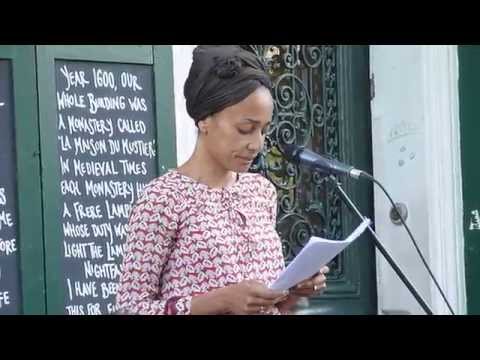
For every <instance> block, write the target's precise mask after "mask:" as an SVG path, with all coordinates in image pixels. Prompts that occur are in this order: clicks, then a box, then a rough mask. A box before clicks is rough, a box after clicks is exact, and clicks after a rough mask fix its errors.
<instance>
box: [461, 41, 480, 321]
mask: <svg viewBox="0 0 480 360" xmlns="http://www.w3.org/2000/svg"><path fill="white" fill-rule="evenodd" d="M458 61H459V99H460V101H459V105H460V136H461V150H462V186H463V206H464V223H463V226H464V227H463V229H464V230H463V231H464V234H465V235H464V236H465V283H466V291H467V313H468V314H469V315H478V314H480V283H479V281H478V277H479V276H480V264H479V257H480V191H478V184H479V182H480V169H479V167H478V137H479V134H480V126H479V122H478V118H479V116H480V107H479V106H478V94H479V92H480V68H479V66H478V65H479V64H480V46H477V45H463V46H459V47H458Z"/></svg>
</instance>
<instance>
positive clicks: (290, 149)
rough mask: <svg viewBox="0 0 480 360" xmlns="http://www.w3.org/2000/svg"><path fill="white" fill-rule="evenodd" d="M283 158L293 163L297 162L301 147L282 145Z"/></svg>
mask: <svg viewBox="0 0 480 360" xmlns="http://www.w3.org/2000/svg"><path fill="white" fill-rule="evenodd" d="M283 149H284V154H285V157H286V158H287V159H288V160H290V161H293V162H298V155H299V154H300V152H301V151H302V150H303V147H302V146H298V145H295V144H285V145H283Z"/></svg>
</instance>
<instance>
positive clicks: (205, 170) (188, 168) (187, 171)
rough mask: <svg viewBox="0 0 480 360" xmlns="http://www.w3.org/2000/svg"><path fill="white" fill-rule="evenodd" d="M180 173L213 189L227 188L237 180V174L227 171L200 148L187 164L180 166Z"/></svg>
mask: <svg viewBox="0 0 480 360" xmlns="http://www.w3.org/2000/svg"><path fill="white" fill-rule="evenodd" d="M177 170H178V172H179V173H181V174H183V175H185V176H188V177H190V178H192V179H194V180H196V181H198V182H200V183H202V184H205V185H207V186H209V187H211V188H225V187H228V186H230V185H232V184H233V183H235V181H236V179H237V174H236V173H234V172H233V171H230V170H227V169H225V168H223V167H222V166H219V164H218V163H216V162H215V161H213V159H212V158H211V157H209V156H208V154H206V153H205V152H203V151H201V149H199V148H198V147H197V148H196V149H195V151H194V153H193V155H192V156H191V157H190V159H188V161H187V162H186V163H184V164H183V165H182V166H180V167H179V168H178V169H177Z"/></svg>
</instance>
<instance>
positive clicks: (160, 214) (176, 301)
mask: <svg viewBox="0 0 480 360" xmlns="http://www.w3.org/2000/svg"><path fill="white" fill-rule="evenodd" d="M175 203H176V199H175V197H174V194H173V192H171V191H165V190H158V189H155V188H150V189H149V190H148V191H146V192H145V194H144V196H143V197H142V198H141V199H140V200H139V201H138V202H137V203H136V204H135V206H134V207H133V208H132V212H131V215H130V220H129V232H128V236H127V244H126V250H125V254H124V259H123V265H122V272H121V275H120V284H119V289H118V292H117V307H118V310H119V312H120V313H126V314H138V315H174V314H178V315H186V314H189V313H190V308H191V296H185V297H180V296H179V297H172V298H168V299H165V298H160V297H159V293H160V285H161V274H162V271H163V268H164V267H165V264H166V261H167V259H168V255H169V253H170V250H171V247H172V245H173V242H174V239H175V237H176V231H177V228H178V220H179V214H177V213H176V212H175V209H174V206H175Z"/></svg>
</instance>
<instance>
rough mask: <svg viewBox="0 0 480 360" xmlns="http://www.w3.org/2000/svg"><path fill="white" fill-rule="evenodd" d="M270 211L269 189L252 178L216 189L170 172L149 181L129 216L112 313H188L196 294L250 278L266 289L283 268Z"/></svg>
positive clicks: (246, 175) (261, 179) (271, 194)
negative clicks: (125, 244)
mask: <svg viewBox="0 0 480 360" xmlns="http://www.w3.org/2000/svg"><path fill="white" fill-rule="evenodd" d="M276 211H277V197H276V189H275V187H274V186H273V185H272V184H271V183H270V182H269V181H268V180H267V179H265V178H264V177H262V176H261V175H258V174H251V173H241V174H239V177H238V178H237V181H236V182H235V183H234V184H233V185H231V186H229V187H227V188H223V189H219V188H210V187H208V186H207V185H205V184H201V183H199V182H197V181H195V180H193V179H191V178H189V177H187V176H185V175H182V174H180V173H179V172H178V171H176V170H170V171H169V172H167V173H166V174H165V175H163V176H161V177H159V178H157V179H155V180H153V181H152V182H151V183H150V184H149V185H148V186H147V187H146V188H145V192H144V194H143V196H142V197H141V198H140V199H139V200H138V202H137V203H136V205H135V206H134V207H133V209H132V213H131V215H130V222H129V235H128V238H127V246H126V252H125V255H124V260H123V265H122V274H121V277H120V286H119V289H118V293H117V307H118V309H119V311H122V312H126V313H130V314H132V313H133V314H152V315H153V314H164V315H169V314H178V315H180V314H190V309H191V299H192V297H193V296H195V295H200V294H203V293H206V292H209V291H211V290H214V289H216V288H220V287H224V286H227V285H231V284H235V283H238V282H240V281H243V280H249V279H251V280H258V281H261V282H263V283H265V284H267V285H269V284H271V283H272V282H273V281H274V280H275V279H276V278H277V277H278V275H279V273H280V272H281V271H282V269H283V268H284V258H283V254H282V247H281V242H280V238H279V236H278V234H277V232H276V230H275V221H276ZM270 313H272V314H278V313H279V310H278V309H277V308H273V309H271V310H270Z"/></svg>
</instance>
